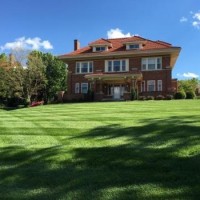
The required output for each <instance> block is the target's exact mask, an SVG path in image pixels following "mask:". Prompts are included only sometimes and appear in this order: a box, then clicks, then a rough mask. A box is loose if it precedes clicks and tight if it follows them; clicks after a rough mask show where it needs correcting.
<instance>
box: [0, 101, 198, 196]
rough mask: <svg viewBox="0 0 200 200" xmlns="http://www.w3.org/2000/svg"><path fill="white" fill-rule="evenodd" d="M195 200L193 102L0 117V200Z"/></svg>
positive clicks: (0, 113)
mask: <svg viewBox="0 0 200 200" xmlns="http://www.w3.org/2000/svg"><path fill="white" fill-rule="evenodd" d="M199 198H200V101H199V100H181V101H178V100H174V101H140V102H139V101H138V102H111V103H82V104H81V103H80V104H64V105H49V106H40V107H33V108H27V109H19V110H10V111H6V110H0V199H9V200H10V199H11V200H12V199H37V200H39V199H63V200H79V199H81V200H87V199H88V200H89V199H91V200H100V199H103V200H104V199H106V200H110V199H113V200H119V199H131V200H132V199H199Z"/></svg>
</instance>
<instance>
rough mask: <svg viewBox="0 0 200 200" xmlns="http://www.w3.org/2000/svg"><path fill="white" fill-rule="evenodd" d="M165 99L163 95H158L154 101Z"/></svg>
mask: <svg viewBox="0 0 200 200" xmlns="http://www.w3.org/2000/svg"><path fill="white" fill-rule="evenodd" d="M163 99H165V97H164V96H163V95H158V96H157V97H156V98H155V100H163Z"/></svg>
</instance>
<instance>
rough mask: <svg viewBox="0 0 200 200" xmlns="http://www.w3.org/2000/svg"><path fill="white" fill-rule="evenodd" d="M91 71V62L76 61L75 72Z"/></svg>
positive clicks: (84, 72)
mask: <svg viewBox="0 0 200 200" xmlns="http://www.w3.org/2000/svg"><path fill="white" fill-rule="evenodd" d="M92 72H93V62H77V63H76V73H77V74H86V73H92Z"/></svg>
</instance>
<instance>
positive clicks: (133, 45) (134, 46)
mask: <svg viewBox="0 0 200 200" xmlns="http://www.w3.org/2000/svg"><path fill="white" fill-rule="evenodd" d="M139 48H140V45H139V44H129V49H139Z"/></svg>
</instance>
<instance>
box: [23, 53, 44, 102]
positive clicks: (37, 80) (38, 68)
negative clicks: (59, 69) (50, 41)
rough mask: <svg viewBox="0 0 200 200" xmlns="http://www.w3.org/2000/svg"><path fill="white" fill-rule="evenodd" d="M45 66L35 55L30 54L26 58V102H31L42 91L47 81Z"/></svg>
mask: <svg viewBox="0 0 200 200" xmlns="http://www.w3.org/2000/svg"><path fill="white" fill-rule="evenodd" d="M45 70H46V66H45V65H44V64H43V62H42V59H41V58H40V57H39V56H37V55H32V54H30V55H29V57H28V62H27V67H26V68H25V69H24V71H25V81H24V88H25V96H26V99H27V101H29V102H31V101H32V100H33V98H37V97H38V94H39V92H40V91H44V90H45V87H46V84H47V79H46V75H45Z"/></svg>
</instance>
